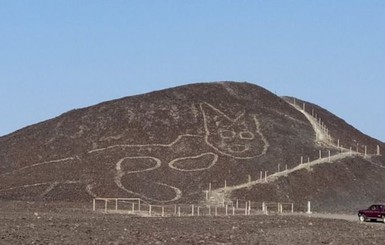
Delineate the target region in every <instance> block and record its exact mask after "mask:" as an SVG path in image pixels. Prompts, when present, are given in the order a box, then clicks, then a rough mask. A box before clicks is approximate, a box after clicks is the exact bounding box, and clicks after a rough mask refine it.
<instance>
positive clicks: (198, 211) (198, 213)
mask: <svg viewBox="0 0 385 245" xmlns="http://www.w3.org/2000/svg"><path fill="white" fill-rule="evenodd" d="M200 209H201V207H199V206H198V208H197V215H198V216H200Z"/></svg>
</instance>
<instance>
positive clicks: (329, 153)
mask: <svg viewBox="0 0 385 245" xmlns="http://www.w3.org/2000/svg"><path fill="white" fill-rule="evenodd" d="M330 161H331V155H330V150H329V162H330Z"/></svg>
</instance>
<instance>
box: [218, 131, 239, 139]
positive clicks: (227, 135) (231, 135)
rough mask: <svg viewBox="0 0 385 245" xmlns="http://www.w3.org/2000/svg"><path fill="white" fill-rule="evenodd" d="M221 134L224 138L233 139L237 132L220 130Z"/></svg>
mask: <svg viewBox="0 0 385 245" xmlns="http://www.w3.org/2000/svg"><path fill="white" fill-rule="evenodd" d="M219 135H220V136H221V137H222V138H224V139H232V138H234V137H235V132H234V131H231V130H220V131H219Z"/></svg>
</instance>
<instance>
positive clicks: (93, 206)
mask: <svg viewBox="0 0 385 245" xmlns="http://www.w3.org/2000/svg"><path fill="white" fill-rule="evenodd" d="M92 210H93V211H95V210H96V203H95V198H94V199H93V200H92Z"/></svg>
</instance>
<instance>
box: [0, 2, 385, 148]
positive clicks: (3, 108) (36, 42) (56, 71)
mask: <svg viewBox="0 0 385 245" xmlns="http://www.w3.org/2000/svg"><path fill="white" fill-rule="evenodd" d="M0 6H1V7H0V33H1V38H0V115H1V119H0V135H5V134H8V133H10V132H12V131H15V130H17V129H20V128H22V127H25V126H27V125H30V124H34V123H37V122H40V121H43V120H47V119H50V118H52V117H55V116H58V115H60V114H61V113H64V112H66V111H68V110H71V109H74V108H81V107H86V106H90V105H93V104H96V103H99V102H102V101H106V100H111V99H115V98H120V97H124V96H129V95H135V94H140V93H145V92H150V91H153V90H159V89H164V88H169V87H174V86H178V85H183V84H188V83H195V82H209V81H220V80H234V81H248V82H251V83H255V84H257V85H260V86H262V87H265V88H267V89H269V90H270V91H272V92H275V93H277V94H278V95H289V96H296V97H298V98H301V99H304V100H308V101H310V102H313V103H316V104H318V105H320V106H323V107H324V108H326V109H328V110H329V111H331V112H333V113H335V114H336V115H338V116H340V117H341V118H343V119H344V120H346V121H347V122H348V123H349V124H351V125H353V126H354V127H356V128H358V129H359V130H361V131H362V132H364V133H366V134H369V135H370V136H372V137H375V138H378V139H380V140H382V141H385V127H384V125H385V108H384V105H385V103H384V100H383V97H384V96H385V83H384V82H385V42H384V40H385V31H384V30H385V1H382V0H379V1H375V0H361V1H358V0H339V1H335V0H322V1H317V0H314V1H312V0H302V1H301V0H292V1H289V0H282V1H276V0H260V1H258V0H254V1H252V0H249V1H246V0H239V1H234V0H202V1H201V0H194V1H189V0H185V1H182V0H173V1H171V0H153V1H145V0H140V1H135V0H131V1H128V0H124V1H123V0H111V1H107V0H103V1H102V0H99V1H98V0H92V1H91V0H89V1H81V0H55V1H51V0H45V1H43V0H34V1H29V0H24V1H20V0H12V1H10V0H0Z"/></svg>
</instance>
